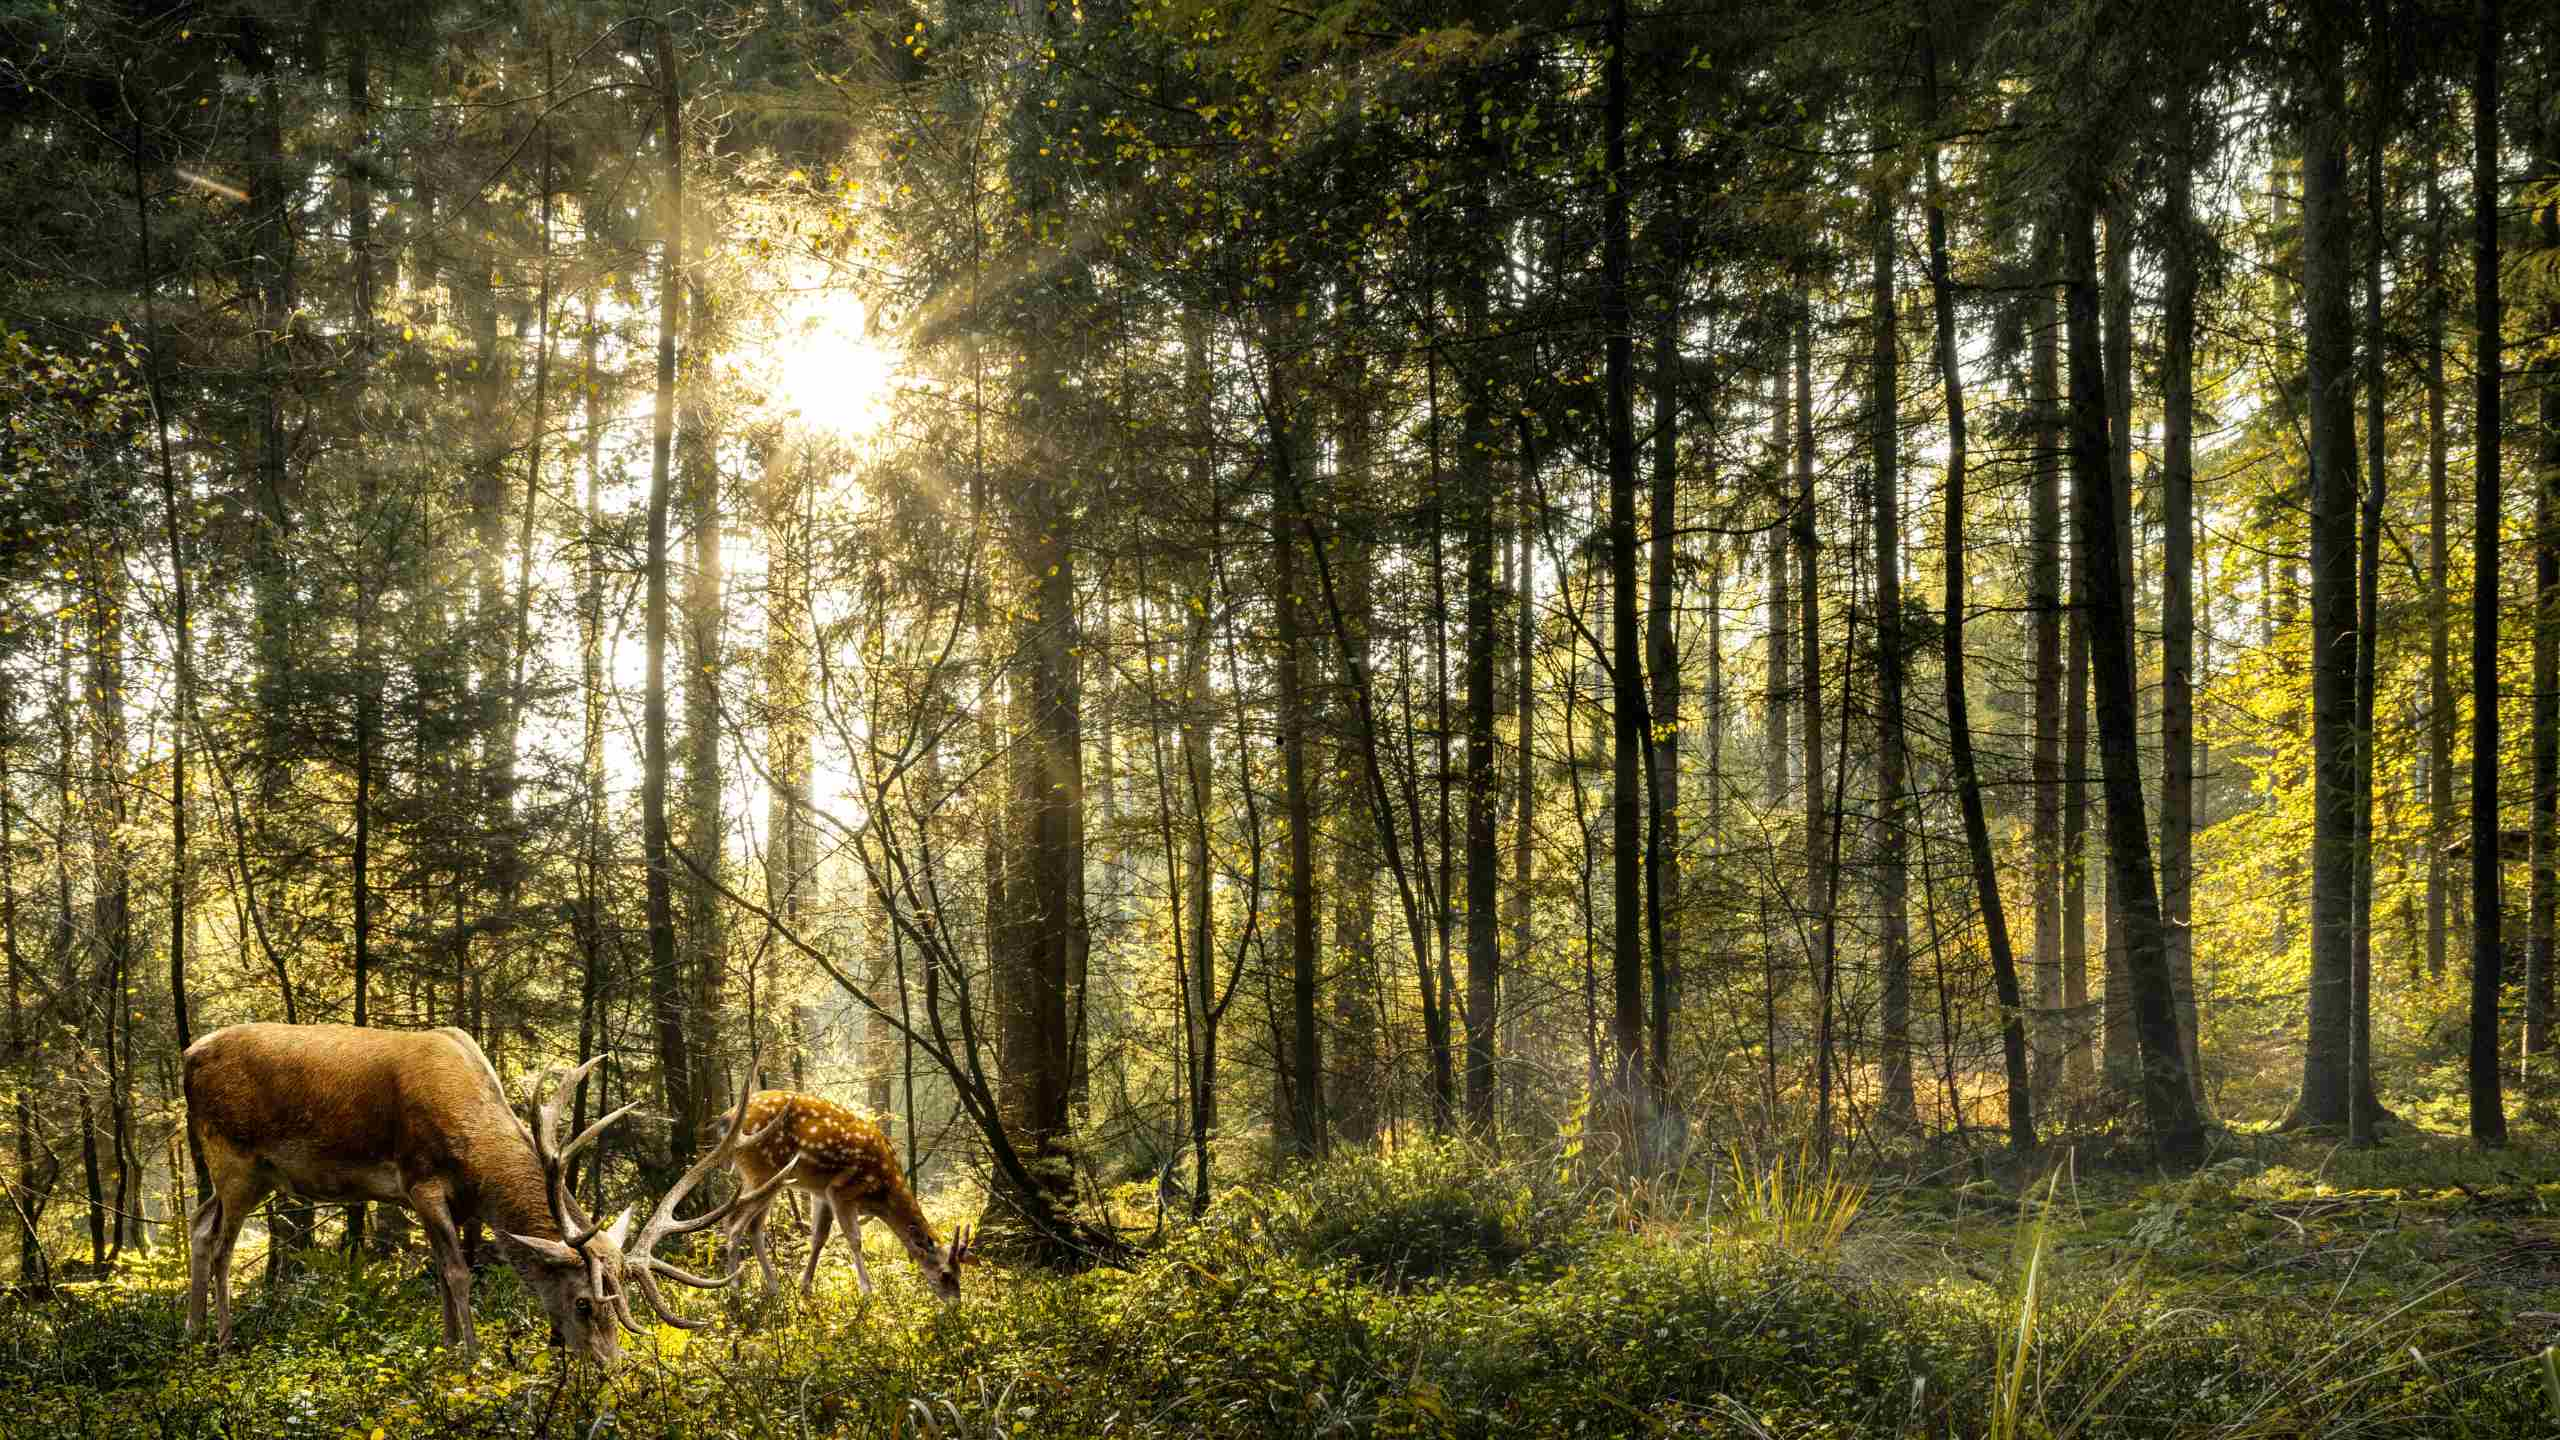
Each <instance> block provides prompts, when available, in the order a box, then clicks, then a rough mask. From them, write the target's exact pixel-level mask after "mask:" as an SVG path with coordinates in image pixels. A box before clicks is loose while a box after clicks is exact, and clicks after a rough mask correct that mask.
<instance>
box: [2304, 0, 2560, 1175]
mask: <svg viewBox="0 0 2560 1440" xmlns="http://www.w3.org/2000/svg"><path fill="white" fill-rule="evenodd" d="M2372 8H2373V26H2372V30H2371V32H2370V33H2371V34H2372V35H2373V36H2374V37H2375V43H2374V44H2373V45H2372V46H2371V47H2370V48H2371V49H2372V50H2373V51H2374V52H2375V54H2376V56H2377V58H2376V60H2375V64H2374V69H2375V74H2374V76H2373V77H2372V78H2373V85H2372V88H2371V90H2370V91H2369V92H2368V93H2367V95H2366V97H2365V107H2366V111H2367V120H2368V129H2367V131H2366V137H2365V154H2364V161H2365V166H2364V175H2365V221H2366V224H2367V225H2368V226H2369V227H2370V228H2371V232H2372V236H2371V238H2372V243H2371V244H2370V245H2368V246H2367V247H2366V250H2365V271H2364V282H2365V283H2364V303H2365V336H2364V392H2365V393H2364V403H2365V435H2364V439H2365V458H2366V460H2367V461H2368V462H2369V478H2368V479H2367V481H2366V485H2365V493H2364V515H2363V530H2362V533H2361V534H2360V535H2359V536H2358V537H2357V540H2356V555H2357V563H2356V775H2355V786H2356V793H2355V845H2356V869H2355V934H2354V938H2353V945H2352V963H2353V965H2354V972H2353V976H2352V984H2353V987H2354V988H2353V993H2352V995H2351V996H2350V999H2351V1001H2352V1011H2353V1013H2352V1014H2351V1016H2350V1018H2349V1025H2350V1027H2351V1028H2350V1031H2349V1034H2348V1045H2349V1049H2348V1057H2347V1070H2348V1075H2347V1082H2348V1093H2349V1095H2350V1096H2351V1097H2352V1100H2351V1103H2350V1105H2349V1108H2348V1112H2347V1113H2348V1125H2347V1133H2348V1135H2349V1138H2350V1139H2352V1140H2353V1141H2354V1142H2355V1143H2357V1144H2359V1145H2371V1144H2372V1143H2373V1125H2374V1120H2375V1118H2376V1117H2375V1113H2374V1112H2375V1111H2376V1110H2378V1109H2379V1108H2380V1102H2379V1101H2377V1100H2376V1099H2375V1097H2374V1090H2373V742H2374V711H2373V688H2374V667H2375V664H2376V661H2377V659H2378V654H2377V647H2378V646H2379V644H2380V639H2381V626H2380V623H2379V619H2378V615H2377V611H2378V608H2379V606H2378V601H2379V599H2380V597H2379V594H2378V592H2379V591H2380V589H2381V584H2382V505H2383V498H2384V491H2383V485H2384V479H2383V476H2384V466H2383V460H2384V454H2385V445H2386V441H2387V437H2386V436H2385V434H2384V430H2383V418H2382V405H2383V377H2382V347H2383V345H2384V344H2385V343H2386V341H2387V339H2388V337H2387V335H2386V333H2385V332H2384V330H2383V328H2382V253H2383V251H2384V250H2385V249H2386V248H2388V247H2389V245H2390V244H2391V214H2390V202H2389V197H2388V195H2387V194H2386V193H2385V192H2384V190H2383V186H2382V149H2383V146H2384V144H2385V143H2387V140H2388V125H2387V117H2388V113H2389V112H2388V110H2387V108H2386V106H2387V104H2388V101H2387V100H2386V98H2385V97H2387V96H2388V95H2389V94H2390V85H2391V78H2390V67H2391V61H2390V47H2389V45H2388V44H2387V43H2385V38H2386V37H2387V34H2388V32H2387V29H2386V26H2385V22H2384V16H2383V7H2382V4H2381V3H2380V0H2376V3H2375V4H2374V6H2373V7H2372ZM2554 559H2555V562H2560V555H2555V556H2554ZM2546 573H2547V574H2548V575H2549V576H2550V579H2551V582H2552V583H2553V584H2554V585H2555V586H2560V563H2555V565H2554V568H2553V569H2552V570H2551V571H2549V572H2546ZM2543 693H2548V691H2547V688H2546V690H2545V691H2544V692H2543ZM2552 703H2553V704H2554V705H2555V706H2560V697H2555V698H2554V700H2553V702H2552ZM2554 714H2555V716H2560V709H2555V711H2554Z"/></svg>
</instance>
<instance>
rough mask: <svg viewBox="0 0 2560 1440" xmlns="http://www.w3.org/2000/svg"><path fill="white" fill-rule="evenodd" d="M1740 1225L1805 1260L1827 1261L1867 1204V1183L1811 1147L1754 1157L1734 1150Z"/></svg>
mask: <svg viewBox="0 0 2560 1440" xmlns="http://www.w3.org/2000/svg"><path fill="white" fill-rule="evenodd" d="M1731 1168H1732V1171H1733V1195H1732V1199H1731V1201H1730V1202H1729V1203H1730V1206H1731V1209H1730V1212H1729V1213H1730V1214H1731V1216H1732V1222H1733V1226H1734V1228H1735V1229H1737V1230H1740V1231H1741V1232H1743V1233H1744V1234H1746V1235H1748V1236H1750V1237H1752V1238H1754V1239H1757V1240H1759V1241H1760V1242H1761V1243H1763V1244H1766V1245H1770V1246H1773V1247H1775V1248H1777V1249H1779V1250H1783V1251H1785V1252H1787V1253H1788V1254H1791V1255H1795V1256H1798V1257H1801V1258H1803V1259H1806V1260H1817V1261H1827V1260H1830V1259H1832V1258H1834V1257H1835V1256H1837V1255H1838V1254H1839V1251H1840V1241H1841V1239H1842V1237H1844V1236H1846V1235H1847V1234H1848V1233H1849V1227H1850V1226H1851V1225H1852V1224H1854V1223H1855V1222H1856V1221H1857V1218H1858V1212H1859V1210H1860V1209H1861V1208H1862V1207H1863V1206H1864V1205H1865V1204H1866V1200H1867V1182H1865V1181H1864V1180H1856V1179H1852V1178H1850V1177H1849V1176H1847V1175H1845V1174H1843V1173H1841V1171H1840V1170H1839V1169H1838V1168H1837V1167H1836V1166H1834V1165H1833V1164H1832V1163H1831V1162H1830V1161H1828V1160H1823V1159H1817V1158H1816V1157H1815V1156H1814V1154H1813V1152H1812V1150H1811V1148H1810V1147H1805V1146H1800V1147H1798V1148H1797V1149H1796V1150H1795V1151H1794V1152H1792V1153H1790V1152H1788V1151H1784V1150H1781V1151H1778V1152H1776V1153H1774V1154H1771V1155H1769V1156H1767V1157H1766V1158H1761V1159H1755V1158H1754V1157H1752V1156H1749V1155H1746V1154H1744V1153H1743V1152H1742V1151H1741V1150H1740V1149H1736V1150H1734V1151H1733V1152H1732V1167H1731Z"/></svg>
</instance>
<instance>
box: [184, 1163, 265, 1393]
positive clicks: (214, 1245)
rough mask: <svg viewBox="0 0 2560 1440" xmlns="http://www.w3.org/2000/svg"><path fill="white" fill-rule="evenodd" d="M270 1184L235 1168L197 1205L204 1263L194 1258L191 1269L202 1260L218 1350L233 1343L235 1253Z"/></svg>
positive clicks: (218, 1179)
mask: <svg viewBox="0 0 2560 1440" xmlns="http://www.w3.org/2000/svg"><path fill="white" fill-rule="evenodd" d="M270 1188H272V1187H270V1186H267V1185H264V1184H261V1183H259V1181H258V1180H257V1178H256V1175H255V1173H254V1172H248V1173H242V1172H238V1171H235V1172H233V1173H232V1174H230V1175H223V1176H217V1177H215V1179H214V1193H213V1195H212V1197H211V1198H210V1199H207V1200H206V1201H205V1202H204V1204H202V1205H200V1206H197V1207H196V1214H195V1223H196V1225H198V1226H200V1227H201V1229H202V1235H203V1239H202V1243H200V1244H199V1245H198V1247H197V1248H198V1251H199V1253H200V1254H201V1255H202V1256H203V1259H202V1260H201V1261H200V1262H195V1261H191V1262H190V1265H189V1268H190V1269H192V1268H194V1265H195V1264H196V1263H201V1264H202V1265H203V1266H204V1268H205V1278H206V1280H208V1281H209V1282H210V1285H211V1289H212V1291H213V1345H214V1348H215V1349H217V1350H220V1349H224V1348H227V1347H228V1346H229V1345H230V1344H231V1252H232V1250H233V1248H234V1247H235V1246H237V1245H238V1244H239V1243H240V1227H241V1226H242V1225H245V1224H247V1223H248V1220H249V1212H250V1211H252V1210H255V1209H256V1208H258V1202H259V1201H260V1200H263V1199H265V1198H266V1195H267V1191H268V1190H269V1189H270ZM188 1313H189V1314H190V1316H195V1315H196V1314H197V1309H196V1303H195V1300H194V1297H192V1296H191V1297H190V1303H189V1306H188Z"/></svg>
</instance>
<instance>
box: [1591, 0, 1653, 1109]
mask: <svg viewBox="0 0 2560 1440" xmlns="http://www.w3.org/2000/svg"><path fill="white" fill-rule="evenodd" d="M1626 36H1627V0H1610V5H1609V18H1608V40H1607V45H1608V75H1607V101H1606V104H1607V117H1606V121H1605V124H1606V134H1607V145H1608V155H1607V167H1608V168H1607V174H1608V176H1609V184H1608V198H1607V202H1606V207H1605V208H1606V211H1607V215H1606V218H1605V220H1604V222H1603V228H1602V266H1603V271H1604V274H1605V280H1604V282H1603V289H1602V292H1601V314H1602V322H1601V323H1602V325H1603V327H1604V329H1605V331H1606V334H1607V371H1608V373H1607V386H1608V390H1607V402H1608V455H1609V615H1610V663H1611V666H1612V667H1613V669H1614V671H1615V674H1614V676H1613V680H1614V686H1615V693H1614V694H1613V696H1612V697H1611V703H1612V705H1613V707H1614V708H1615V710H1616V732H1615V736H1614V739H1613V741H1612V744H1611V747H1610V749H1611V757H1610V776H1611V790H1610V802H1609V806H1610V836H1611V843H1612V846H1613V849H1612V854H1611V860H1612V864H1613V869H1612V873H1611V881H1612V890H1611V894H1612V897H1613V899H1614V903H1615V907H1616V908H1615V911H1614V914H1613V917H1612V918H1613V921H1614V930H1613V933H1612V935H1611V937H1610V953H1611V955H1612V956H1613V957H1614V968H1613V970H1612V975H1613V977H1614V981H1615V985H1614V1008H1613V1010H1612V1011H1611V1020H1610V1033H1611V1036H1612V1038H1613V1039H1614V1041H1615V1043H1616V1047H1617V1062H1616V1063H1617V1074H1616V1083H1617V1086H1618V1092H1619V1100H1620V1103H1621V1104H1622V1105H1623V1106H1624V1107H1625V1112H1626V1117H1627V1124H1628V1126H1629V1134H1630V1136H1631V1137H1632V1136H1634V1135H1636V1134H1638V1133H1640V1131H1639V1130H1638V1128H1637V1127H1638V1126H1640V1124H1641V1122H1642V1120H1643V1118H1644V1103H1643V1102H1644V1095H1643V1089H1644V1082H1645V1073H1646V1072H1645V1054H1644V1051H1645V1024H1644V959H1645V956H1644V946H1643V937H1642V935H1641V933H1640V932H1639V930H1638V928H1637V926H1638V924H1639V922H1640V921H1641V919H1642V916H1643V911H1642V910H1641V909H1640V908H1639V907H1640V905H1641V904H1642V899H1641V896H1640V893H1639V886H1640V884H1641V879H1642V877H1641V876H1640V875H1639V873H1638V862H1639V861H1640V859H1641V858H1642V852H1641V851H1640V849H1639V848H1638V847H1639V845H1640V843H1641V842H1640V840H1639V836H1638V825H1639V821H1640V820H1641V818H1642V816H1641V809H1642V806H1643V802H1644V795H1643V792H1642V791H1641V790H1640V789H1639V788H1638V785H1639V783H1640V781H1639V771H1640V766H1641V763H1642V760H1643V755H1644V747H1645V746H1646V745H1647V744H1648V743H1649V736H1648V734H1647V726H1646V723H1645V713H1644V711H1645V697H1644V685H1643V666H1644V657H1643V654H1642V652H1641V651H1640V650H1638V648H1637V643H1636V440H1635V432H1636V427H1635V374H1634V370H1635V365H1634V359H1635V335H1634V329H1635V324H1634V317H1633V315H1632V313H1631V311H1630V308H1629V302H1628V293H1627V291H1628V285H1629V277H1628V248H1629V236H1628V220H1627V199H1628V196H1627V191H1628V188H1629V180H1628V172H1627V62H1626Z"/></svg>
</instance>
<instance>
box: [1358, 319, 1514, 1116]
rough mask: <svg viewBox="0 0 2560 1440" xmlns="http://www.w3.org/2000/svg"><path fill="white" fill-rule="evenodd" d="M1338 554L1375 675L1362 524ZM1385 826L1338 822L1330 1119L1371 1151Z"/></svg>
mask: <svg viewBox="0 0 2560 1440" xmlns="http://www.w3.org/2000/svg"><path fill="white" fill-rule="evenodd" d="M1348 288H1349V289H1350V290H1351V292H1352V298H1351V304H1352V305H1354V306H1358V305H1360V304H1362V303H1363V302H1362V301H1361V299H1360V298H1359V288H1358V286H1357V284H1356V283H1354V284H1353V285H1351V286H1350V287H1348ZM1345 365H1346V367H1347V368H1348V369H1349V371H1350V373H1349V375H1348V376H1347V377H1346V384H1345V386H1344V389H1343V398H1344V402H1345V413H1344V414H1343V417H1342V421H1341V440H1340V450H1339V458H1338V461H1337V463H1336V466H1335V477H1334V490H1335V494H1336V497H1337V499H1336V502H1335V503H1336V507H1337V510H1339V511H1344V512H1350V513H1354V514H1356V513H1359V512H1361V511H1363V510H1364V509H1365V507H1366V504H1367V501H1366V498H1365V497H1366V496H1367V494H1368V488H1369V483H1370V481H1369V466H1370V455H1371V443H1372V442H1371V438H1370V421H1369V416H1368V412H1367V409H1366V405H1367V393H1368V392H1367V390H1366V387H1365V384H1364V380H1365V368H1366V362H1365V360H1363V359H1359V358H1350V359H1347V360H1346V361H1345ZM1329 548H1330V549H1331V550H1332V551H1333V552H1334V553H1335V554H1337V555H1339V556H1340V557H1341V561H1342V600H1343V605H1344V608H1345V610H1346V611H1347V613H1346V615H1345V616H1344V625H1343V627H1342V633H1340V634H1338V635H1336V636H1335V637H1334V644H1335V646H1336V648H1337V649H1339V650H1340V651H1341V652H1342V655H1343V661H1344V664H1345V665H1346V666H1347V667H1348V668H1349V669H1351V670H1352V671H1353V672H1355V673H1358V674H1366V673H1368V669H1369V631H1370V628H1371V626H1372V624H1373V623H1374V620H1373V617H1372V615H1371V613H1370V585H1369V572H1370V560H1369V542H1368V540H1367V538H1366V537H1365V535H1364V534H1362V533H1361V529H1360V526H1359V525H1358V524H1356V523H1354V524H1349V525H1345V526H1342V527H1340V528H1338V529H1337V531H1336V533H1335V534H1334V535H1333V536H1332V537H1331V539H1330V541H1329ZM1524 653H1525V652H1524ZM1334 690H1335V694H1336V696H1337V698H1336V699H1335V701H1334V703H1333V706H1332V708H1333V710H1334V712H1335V715H1336V725H1335V734H1336V739H1335V741H1334V753H1333V768H1334V773H1335V774H1337V775H1341V776H1346V777H1348V776H1352V775H1356V774H1358V773H1359V764H1360V757H1359V746H1360V742H1359V739H1358V734H1359V732H1358V729H1357V713H1356V709H1355V707H1354V706H1353V704H1352V703H1351V700H1352V697H1351V695H1350V693H1349V687H1347V686H1337V687H1334ZM1346 800H1347V801H1349V797H1346ZM1377 823H1378V817H1377V814H1376V812H1375V810H1374V808H1373V807H1371V806H1370V805H1367V804H1364V803H1358V802H1357V801H1349V803H1345V804H1343V805H1342V806H1341V807H1340V813H1339V814H1338V815H1336V816H1335V817H1334V820H1333V826H1332V829H1333V833H1334V834H1335V835H1336V836H1337V837H1338V838H1337V840H1336V842H1335V849H1334V856H1333V871H1334V886H1333V948H1334V953H1335V954H1336V955H1337V956H1339V957H1341V964H1342V973H1341V974H1340V976H1339V977H1338V978H1337V979H1336V980H1335V982H1334V985H1333V987H1332V989H1333V1021H1334V1045H1333V1063H1334V1071H1333V1084H1332V1087H1331V1094H1332V1097H1333V1114H1332V1116H1331V1117H1330V1118H1331V1119H1332V1121H1333V1128H1334V1132H1335V1134H1336V1135H1338V1136H1339V1137H1340V1138H1341V1139H1342V1140H1343V1141H1344V1142H1346V1143H1348V1144H1352V1145H1367V1144H1370V1143H1371V1142H1373V1141H1375V1140H1376V1139H1377V1138H1378V1130H1379V1124H1380V1121H1381V1119H1382V1118H1383V1108H1384V1107H1383V1106H1382V1104H1381V1101H1382V1099H1383V1097H1384V1095H1385V1093H1386V1086H1387V1076H1386V1074H1385V1072H1384V1069H1383V1063H1382V1062H1383V1056H1382V1054H1381V1045H1380V1035H1379V1023H1380V1022H1379V998H1378V992H1379V988H1380V987H1379V985H1378V977H1379V974H1380V971H1379V967H1378V954H1377V930H1378V903H1377V898H1378V890H1377V870H1378V858H1377V835H1376V829H1377Z"/></svg>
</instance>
